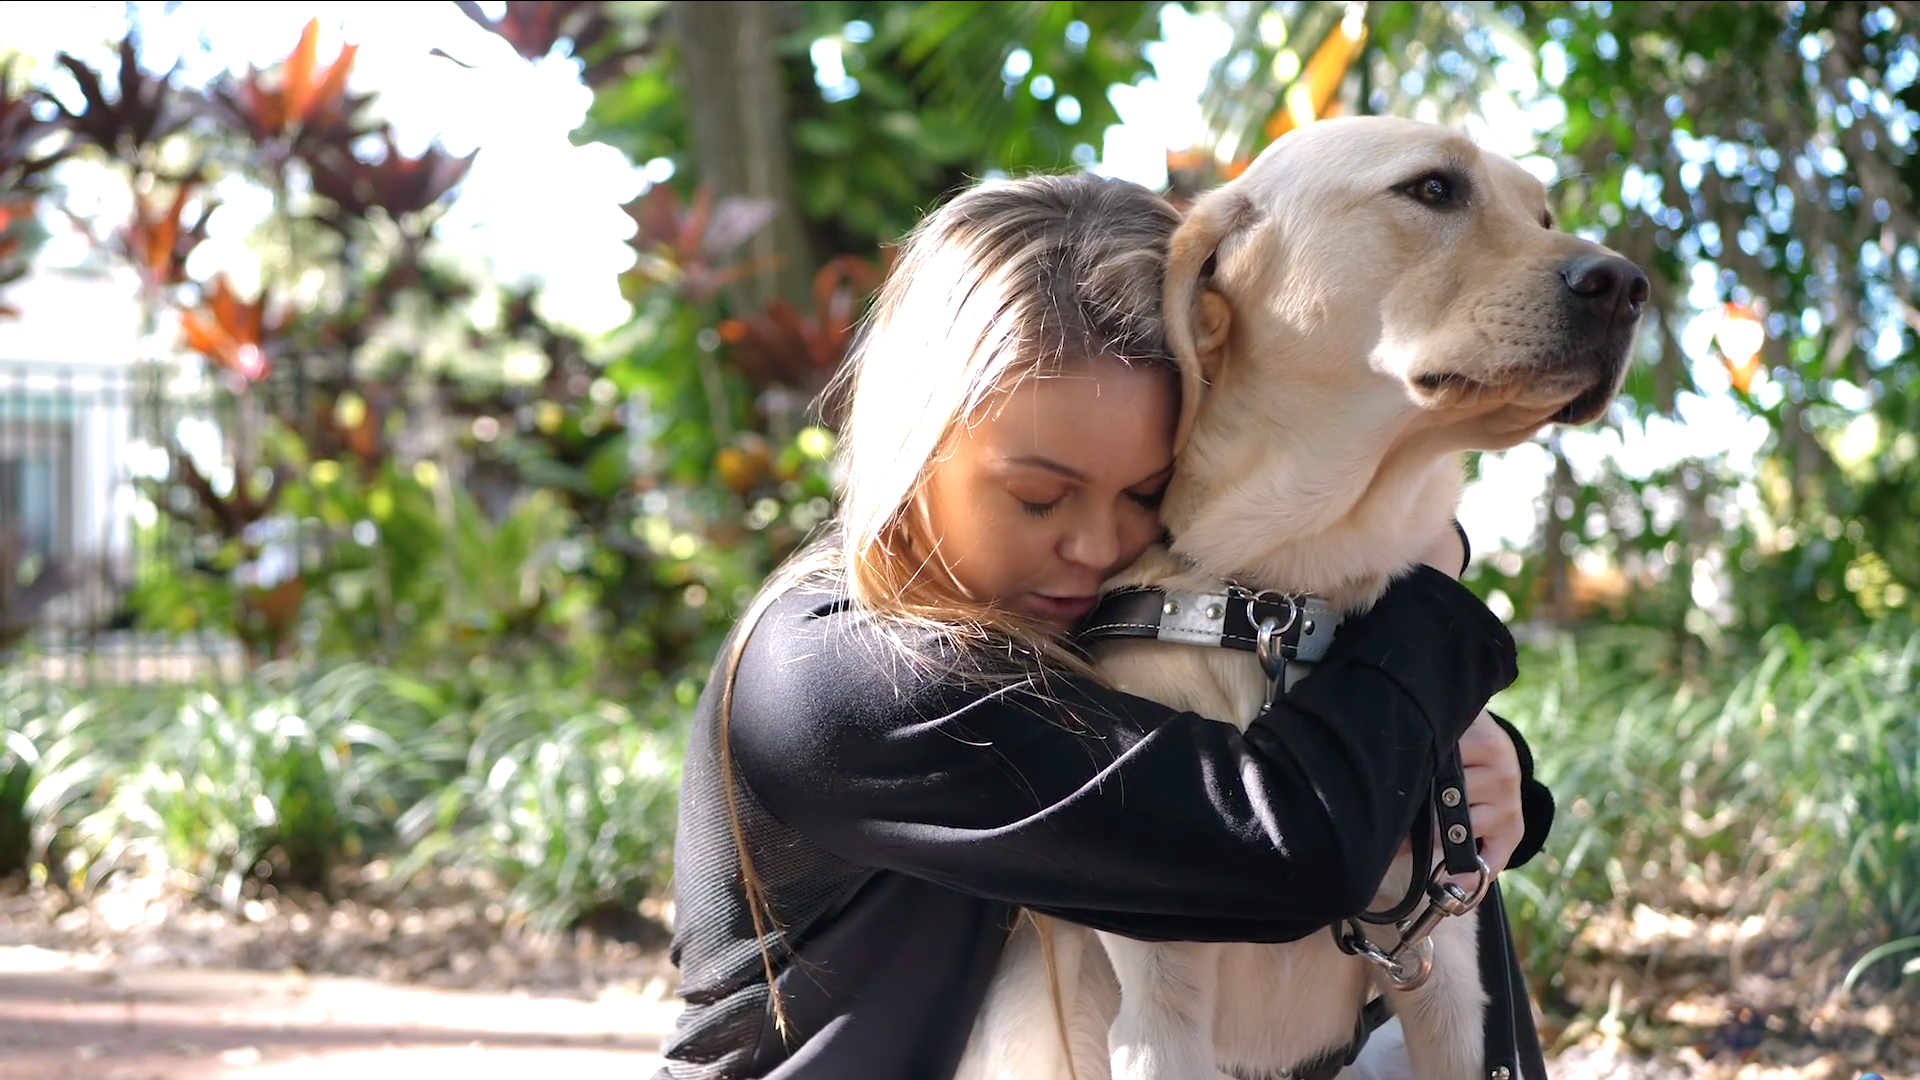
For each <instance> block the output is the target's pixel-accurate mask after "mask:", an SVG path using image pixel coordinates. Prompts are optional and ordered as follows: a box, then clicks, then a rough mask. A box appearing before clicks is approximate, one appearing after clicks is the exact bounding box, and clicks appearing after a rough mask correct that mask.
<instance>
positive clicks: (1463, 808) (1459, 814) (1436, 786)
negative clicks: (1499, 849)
mask: <svg viewBox="0 0 1920 1080" xmlns="http://www.w3.org/2000/svg"><path fill="white" fill-rule="evenodd" d="M1433 813H1434V816H1435V817H1437V818H1438V819H1439V820H1440V857H1441V858H1442V859H1443V860H1444V861H1445V862H1446V864H1447V873H1449V874H1471V873H1473V872H1474V871H1475V870H1477V869H1478V868H1479V865H1480V851H1479V847H1478V845H1476V844H1475V843H1474V840H1473V822H1472V821H1470V820H1469V819H1468V817H1467V777H1466V770H1465V769H1464V768H1462V767H1461V764H1460V747H1459V746H1458V745H1455V746H1450V747H1448V748H1447V749H1446V751H1445V753H1444V754H1442V755H1441V758H1440V761H1439V762H1438V763H1437V765H1436V767H1435V769H1434V773H1433Z"/></svg>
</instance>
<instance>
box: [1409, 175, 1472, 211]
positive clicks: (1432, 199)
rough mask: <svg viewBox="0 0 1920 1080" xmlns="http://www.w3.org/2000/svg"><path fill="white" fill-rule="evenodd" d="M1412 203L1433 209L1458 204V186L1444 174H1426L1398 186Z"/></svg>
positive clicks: (1451, 178)
mask: <svg viewBox="0 0 1920 1080" xmlns="http://www.w3.org/2000/svg"><path fill="white" fill-rule="evenodd" d="M1400 190H1401V191H1404V192H1406V193H1407V195H1408V196H1410V197H1412V198H1413V199H1414V201H1416V202H1419V203H1421V204H1423V205H1425V206H1431V207H1433V208H1435V209H1444V208H1447V207H1451V206H1454V205H1456V204H1458V202H1459V201H1460V200H1459V185H1458V184H1457V183H1456V182H1455V181H1454V178H1453V177H1451V176H1448V175H1447V174H1446V173H1437V172H1436V173H1428V174H1427V175H1425V176H1422V177H1420V178H1418V179H1415V180H1410V181H1408V182H1407V183H1405V184H1402V185H1400Z"/></svg>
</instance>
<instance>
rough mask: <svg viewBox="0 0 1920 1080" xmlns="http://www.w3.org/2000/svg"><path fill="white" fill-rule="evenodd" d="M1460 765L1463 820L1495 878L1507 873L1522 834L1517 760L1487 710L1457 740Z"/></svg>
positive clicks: (1518, 757)
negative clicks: (1470, 825) (1465, 816)
mask: <svg viewBox="0 0 1920 1080" xmlns="http://www.w3.org/2000/svg"><path fill="white" fill-rule="evenodd" d="M1460 764H1461V766H1462V770H1463V772H1464V773H1465V776H1466V781H1467V814H1468V819H1469V820H1470V821H1471V822H1472V823H1473V835H1474V837H1475V838H1476V839H1477V840H1478V841H1479V842H1480V857H1481V858H1483V859H1485V860H1486V861H1487V869H1488V870H1490V871H1492V872H1493V873H1495V874H1498V873H1499V872H1500V871H1502V870H1504V869H1506V866H1507V860H1508V859H1510V858H1512V857H1513V850H1514V848H1517V847H1519V846H1520V840H1521V838H1522V837H1523V836H1524V835H1525V834H1526V820H1525V818H1523V817H1522V816H1521V813H1520V754H1519V752H1518V751H1516V750H1515V749H1514V748H1513V740H1512V739H1511V738H1509V737H1508V736H1507V733H1506V732H1505V731H1503V730H1501V728H1500V725H1498V724H1496V723H1494V722H1493V717H1491V716H1488V715H1487V712H1486V710H1485V709H1482V710H1481V711H1480V715H1479V716H1478V717H1477V718H1475V719H1474V721H1473V724H1472V726H1470V727H1468V728H1467V731H1466V734H1464V735H1462V736H1460Z"/></svg>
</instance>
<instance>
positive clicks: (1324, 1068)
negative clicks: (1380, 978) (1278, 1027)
mask: <svg viewBox="0 0 1920 1080" xmlns="http://www.w3.org/2000/svg"><path fill="white" fill-rule="evenodd" d="M1392 1015H1393V1010H1391V1009H1389V1008H1388V1007H1387V999H1386V998H1383V997H1377V998H1374V999H1372V1000H1371V1001H1368V1002H1367V1004H1366V1007H1365V1008H1363V1009H1361V1010H1360V1015H1359V1017H1358V1018H1356V1019H1355V1020H1354V1022H1353V1041H1352V1042H1350V1043H1348V1044H1347V1045H1346V1046H1343V1047H1339V1048H1337V1049H1334V1050H1329V1051H1327V1052H1326V1053H1324V1054H1322V1055H1320V1056H1319V1057H1317V1058H1314V1059H1313V1060H1312V1061H1309V1062H1307V1063H1306V1064H1304V1065H1300V1066H1296V1067H1295V1068H1292V1069H1289V1070H1287V1075H1288V1076H1289V1077H1291V1078H1292V1080H1333V1078H1334V1077H1335V1076H1338V1075H1339V1074H1340V1070H1341V1069H1344V1068H1346V1067H1347V1066H1349V1065H1351V1064H1353V1063H1354V1062H1355V1061H1356V1060H1358V1059H1359V1057H1360V1051H1361V1050H1363V1049H1365V1048H1366V1045H1367V1040H1368V1039H1370V1038H1372V1037H1373V1033H1374V1032H1375V1031H1378V1030H1379V1028H1380V1025H1382V1024H1384V1023H1386V1022H1387V1018H1388V1017H1390V1016H1392Z"/></svg>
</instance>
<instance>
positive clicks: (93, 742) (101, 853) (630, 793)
mask: <svg viewBox="0 0 1920 1080" xmlns="http://www.w3.org/2000/svg"><path fill="white" fill-rule="evenodd" d="M699 689H700V684H699V682H698V681H697V680H693V679H690V678H687V679H679V680H675V681H674V682H672V683H670V684H660V685H656V686H653V687H650V688H649V689H648V690H647V691H646V693H645V694H644V695H643V696H642V697H641V698H640V699H639V700H640V702H641V705H640V706H638V707H630V706H627V705H625V704H621V703H618V702H616V701H613V700H611V699H607V698H600V697H596V696H594V695H592V694H591V693H590V692H588V691H585V690H583V689H577V688H576V689H554V688H537V687H529V686H528V685H527V683H526V682H525V681H524V680H522V679H520V678H518V677H517V676H516V675H515V674H513V673H510V672H507V671H497V672H496V673H495V674H493V675H489V676H479V677H476V676H473V675H467V676H466V677H463V678H459V679H445V680H432V679H419V678H408V677H405V676H401V675H398V674H396V673H395V672H393V671H391V670H389V669H385V668H380V667H374V666H369V665H364V664H353V663H350V664H344V665H338V666H334V667H330V668H327V669H325V670H322V671H319V672H302V671H300V670H298V669H295V668H292V667H288V666H284V665H269V666H266V667H263V668H260V669H258V670H256V671H254V672H252V673H251V674H249V676H248V677H247V678H245V679H243V680H241V681H239V682H237V683H235V684H233V685H230V686H226V687H223V688H219V689H198V688H190V687H162V688H154V689H147V690H144V691H140V692H137V693H136V692H131V691H115V692H110V693H105V694H98V693H96V694H91V695H87V697H86V700H85V701H84V702H83V701H81V700H80V698H79V695H70V694H68V693H66V692H63V691H60V690H58V689H54V688H48V687H44V686H41V685H38V684H35V683H30V682H28V681H26V680H24V679H23V678H21V677H20V676H18V675H7V676H5V677H4V681H0V694H3V695H4V697H0V700H3V701H4V702H5V706H4V708H5V712H4V714H0V719H4V721H5V726H4V736H5V745H6V747H7V753H6V756H5V757H4V758H0V798H4V801H0V841H4V842H5V843H6V845H7V846H6V847H5V848H0V854H6V855H7V856H9V858H11V859H12V860H13V861H14V863H15V865H14V866H13V867H12V870H19V869H26V870H28V871H29V872H30V873H31V874H32V875H33V877H34V878H35V879H36V880H37V881H40V882H42V883H47V884H52V885H56V886H60V887H63V888H67V889H70V890H73V891H74V892H76V893H85V892H86V891H87V890H89V889H91V888H94V887H96V886H98V885H99V883H100V882H101V881H102V880H104V879H105V878H106V877H107V876H108V875H111V874H114V873H140V874H162V875H166V876H167V877H169V878H171V879H172V880H174V881H176V882H179V883H180V884H182V885H183V886H185V887H186V888H188V889H189V890H190V891H192V892H195V893H197V894H199V895H201V896H204V897H206V898H207V899H209V900H213V901H215V902H218V903H221V904H224V905H227V906H229V907H231V906H233V905H235V904H237V903H239V902H240V901H241V900H242V899H244V898H247V897H249V896H254V895H258V894H259V893H260V892H261V891H262V890H267V889H286V888H300V889H313V890H321V891H323V892H324V891H330V890H331V889H332V888H333V887H334V885H335V883H336V881H337V876H336V871H337V870H339V869H341V868H343V867H348V866H358V865H363V864H366V863H367V862H369V861H370V860H372V859H374V858H376V857H389V858H391V859H392V860H393V862H394V865H395V867H396V870H395V876H394V881H393V883H395V884H399V885H406V884H408V883H409V882H414V881H421V882H424V881H426V880H428V879H430V878H437V876H438V875H440V874H441V873H442V872H445V871H452V872H455V873H458V874H460V875H462V876H463V879H464V880H467V881H469V882H474V883H478V884H497V885H498V886H499V887H501V888H503V889H504V890H505V891H506V895H507V897H508V900H509V904H510V909H511V910H512V911H513V913H514V915H515V917H516V918H518V919H521V920H525V921H527V922H529V923H531V924H533V925H536V926H538V927H540V928H542V929H564V928H567V927H570V926H572V925H574V924H576V923H577V922H578V921H579V920H581V919H583V918H592V917H600V916H602V915H604V914H606V913H608V912H612V911H618V912H626V913H629V914H630V913H631V912H632V911H633V910H634V907H635V905H637V904H638V902H639V901H640V900H641V899H644V898H645V897H646V896H648V895H649V894H650V891H651V890H654V889H657V888H658V887H659V885H660V884H661V883H662V882H663V881H664V880H665V875H666V872H667V868H668V858H669V852H670V851H671V838H672V835H673V828H674V823H675V820H676V814H677V797H678V789H679V758H680V753H681V750H680V748H681V746H682V745H683V740H684V719H685V716H686V714H687V713H688V711H690V709H691V705H692V701H693V698H694V697H695V696H696V695H697V694H698V693H699Z"/></svg>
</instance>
